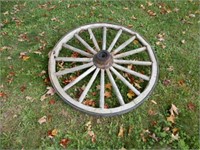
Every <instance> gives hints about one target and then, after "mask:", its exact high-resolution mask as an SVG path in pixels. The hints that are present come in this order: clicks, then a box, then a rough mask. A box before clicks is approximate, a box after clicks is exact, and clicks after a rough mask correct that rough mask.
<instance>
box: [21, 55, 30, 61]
mask: <svg viewBox="0 0 200 150" xmlns="http://www.w3.org/2000/svg"><path fill="white" fill-rule="evenodd" d="M29 58H30V57H29V56H23V57H22V60H23V61H27V60H28V59H29Z"/></svg>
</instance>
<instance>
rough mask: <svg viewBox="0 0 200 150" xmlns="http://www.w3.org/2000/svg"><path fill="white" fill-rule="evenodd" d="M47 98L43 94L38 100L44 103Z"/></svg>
mask: <svg viewBox="0 0 200 150" xmlns="http://www.w3.org/2000/svg"><path fill="white" fill-rule="evenodd" d="M47 97H48V96H47V95H46V94H44V95H42V96H41V97H40V100H41V101H44V100H45V99H46V98H47Z"/></svg>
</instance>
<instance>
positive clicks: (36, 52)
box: [33, 51, 42, 55]
mask: <svg viewBox="0 0 200 150" xmlns="http://www.w3.org/2000/svg"><path fill="white" fill-rule="evenodd" d="M33 53H34V54H38V55H41V54H42V52H40V51H34V52H33Z"/></svg>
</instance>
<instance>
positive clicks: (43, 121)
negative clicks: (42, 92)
mask: <svg viewBox="0 0 200 150" xmlns="http://www.w3.org/2000/svg"><path fill="white" fill-rule="evenodd" d="M45 122H47V116H43V117H41V118H40V119H39V120H38V123H39V124H43V123H45Z"/></svg>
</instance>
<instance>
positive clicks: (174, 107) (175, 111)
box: [169, 104, 178, 116]
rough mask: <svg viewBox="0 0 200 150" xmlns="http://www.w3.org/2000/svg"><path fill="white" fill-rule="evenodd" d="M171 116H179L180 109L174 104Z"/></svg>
mask: <svg viewBox="0 0 200 150" xmlns="http://www.w3.org/2000/svg"><path fill="white" fill-rule="evenodd" d="M169 111H170V114H171V115H172V116H175V115H174V113H175V114H176V115H178V108H177V107H176V106H175V105H174V104H172V106H171V108H170V110H169Z"/></svg>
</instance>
